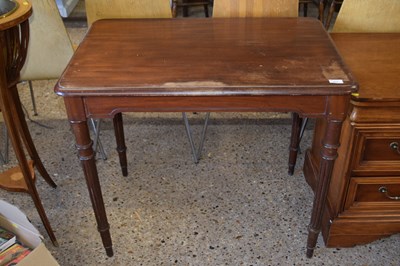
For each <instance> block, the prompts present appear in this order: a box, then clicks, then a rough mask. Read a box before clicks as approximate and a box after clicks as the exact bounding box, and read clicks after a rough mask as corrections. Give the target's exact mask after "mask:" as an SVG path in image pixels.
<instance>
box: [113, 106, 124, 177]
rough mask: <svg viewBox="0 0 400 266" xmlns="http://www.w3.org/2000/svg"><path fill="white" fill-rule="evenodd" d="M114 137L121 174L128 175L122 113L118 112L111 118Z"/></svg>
mask: <svg viewBox="0 0 400 266" xmlns="http://www.w3.org/2000/svg"><path fill="white" fill-rule="evenodd" d="M113 123H114V132H115V139H116V141H117V152H118V156H119V163H120V165H121V170H122V175H123V176H128V161H127V159H126V145H125V136H124V124H123V121H122V113H118V114H116V115H115V116H114V118H113Z"/></svg>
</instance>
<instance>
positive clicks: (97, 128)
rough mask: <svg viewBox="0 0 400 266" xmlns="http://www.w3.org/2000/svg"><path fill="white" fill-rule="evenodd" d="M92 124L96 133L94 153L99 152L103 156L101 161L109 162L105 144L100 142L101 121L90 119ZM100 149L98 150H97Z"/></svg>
mask: <svg viewBox="0 0 400 266" xmlns="http://www.w3.org/2000/svg"><path fill="white" fill-rule="evenodd" d="M90 124H91V125H92V129H93V133H94V141H93V151H94V152H95V153H97V152H99V153H100V154H101V159H103V160H107V154H106V153H105V151H104V148H103V144H101V140H100V125H101V119H97V120H95V119H93V118H91V119H90ZM97 148H98V150H97Z"/></svg>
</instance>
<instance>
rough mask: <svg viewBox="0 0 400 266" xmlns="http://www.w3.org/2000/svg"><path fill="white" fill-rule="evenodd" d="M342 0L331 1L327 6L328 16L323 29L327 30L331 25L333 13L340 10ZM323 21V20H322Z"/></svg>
mask: <svg viewBox="0 0 400 266" xmlns="http://www.w3.org/2000/svg"><path fill="white" fill-rule="evenodd" d="M343 1H344V0H332V2H331V4H330V5H329V10H328V15H327V17H326V21H325V28H326V29H327V30H328V29H329V28H330V26H331V23H332V18H333V14H334V13H335V11H338V10H340V8H341V6H342V4H343ZM322 21H324V20H322Z"/></svg>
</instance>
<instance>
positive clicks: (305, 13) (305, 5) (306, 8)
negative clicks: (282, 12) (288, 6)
mask: <svg viewBox="0 0 400 266" xmlns="http://www.w3.org/2000/svg"><path fill="white" fill-rule="evenodd" d="M303 8H304V9H303V15H304V17H307V11H308V4H307V3H304V6H303Z"/></svg>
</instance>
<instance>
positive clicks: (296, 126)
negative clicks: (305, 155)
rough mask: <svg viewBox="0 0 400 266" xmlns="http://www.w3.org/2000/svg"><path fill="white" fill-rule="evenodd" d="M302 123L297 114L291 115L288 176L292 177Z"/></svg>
mask: <svg viewBox="0 0 400 266" xmlns="http://www.w3.org/2000/svg"><path fill="white" fill-rule="evenodd" d="M302 122H303V119H302V118H301V117H300V116H299V114H298V113H292V135H291V138H290V147H289V170H288V173H289V175H293V173H294V167H295V166H296V161H297V153H298V150H299V143H300V138H299V137H300V127H301V124H302Z"/></svg>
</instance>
